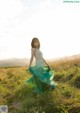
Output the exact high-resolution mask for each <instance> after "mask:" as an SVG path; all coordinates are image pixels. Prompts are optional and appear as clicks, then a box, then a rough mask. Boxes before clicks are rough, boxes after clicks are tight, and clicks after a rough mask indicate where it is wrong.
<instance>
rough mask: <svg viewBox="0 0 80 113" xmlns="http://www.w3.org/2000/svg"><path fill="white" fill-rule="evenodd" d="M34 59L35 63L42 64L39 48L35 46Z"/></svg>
mask: <svg viewBox="0 0 80 113" xmlns="http://www.w3.org/2000/svg"><path fill="white" fill-rule="evenodd" d="M35 59H36V64H38V65H43V54H42V52H41V51H40V49H37V48H35Z"/></svg>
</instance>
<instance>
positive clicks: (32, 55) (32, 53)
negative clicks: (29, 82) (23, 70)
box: [29, 48, 35, 68]
mask: <svg viewBox="0 0 80 113" xmlns="http://www.w3.org/2000/svg"><path fill="white" fill-rule="evenodd" d="M34 54H35V49H34V48H32V50H31V58H30V63H29V68H30V67H31V64H32V62H33V59H34Z"/></svg>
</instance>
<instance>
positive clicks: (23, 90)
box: [0, 59, 80, 113]
mask: <svg viewBox="0 0 80 113" xmlns="http://www.w3.org/2000/svg"><path fill="white" fill-rule="evenodd" d="M49 65H51V66H52V69H53V68H54V71H55V76H54V80H55V81H56V82H57V84H58V86H57V87H56V89H55V90H53V91H51V90H47V91H45V92H44V93H42V94H40V95H36V94H35V93H34V92H33V91H32V86H30V85H27V84H26V82H25V80H27V79H28V78H29V77H30V76H31V74H30V72H29V71H28V69H27V67H15V68H13V67H12V68H0V105H7V106H8V107H9V113H80V59H74V60H70V61H68V62H65V61H64V62H56V63H54V64H52V63H51V64H49Z"/></svg>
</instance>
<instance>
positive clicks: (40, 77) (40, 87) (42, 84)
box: [26, 65, 57, 93]
mask: <svg viewBox="0 0 80 113" xmlns="http://www.w3.org/2000/svg"><path fill="white" fill-rule="evenodd" d="M29 71H30V72H31V74H32V77H30V78H29V79H28V80H26V83H28V84H31V85H32V87H33V89H34V90H35V92H36V93H42V92H44V91H45V90H47V89H49V88H51V89H54V88H55V87H56V85H57V84H56V83H55V82H54V81H53V77H54V71H53V70H50V71H48V68H47V67H45V66H39V65H35V66H33V67H30V68H29Z"/></svg>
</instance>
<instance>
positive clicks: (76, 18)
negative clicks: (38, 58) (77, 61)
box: [0, 0, 80, 59]
mask: <svg viewBox="0 0 80 113" xmlns="http://www.w3.org/2000/svg"><path fill="white" fill-rule="evenodd" d="M35 36H36V37H37V38H39V40H40V43H41V48H40V49H41V51H42V53H43V57H44V58H59V57H64V56H69V55H75V54H80V41H79V38H80V3H63V0H0V59H7V58H30V55H31V54H30V53H31V40H32V38H33V37H35Z"/></svg>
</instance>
